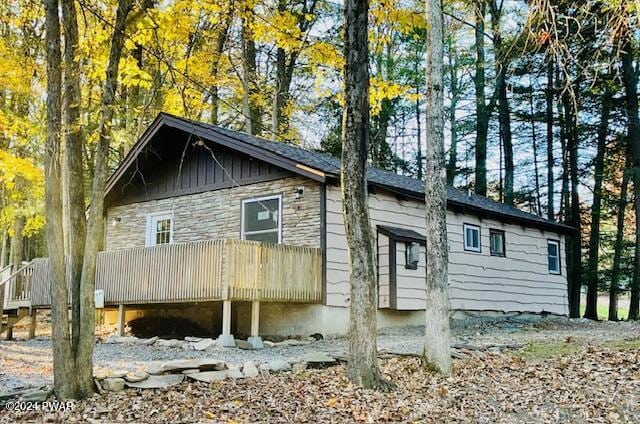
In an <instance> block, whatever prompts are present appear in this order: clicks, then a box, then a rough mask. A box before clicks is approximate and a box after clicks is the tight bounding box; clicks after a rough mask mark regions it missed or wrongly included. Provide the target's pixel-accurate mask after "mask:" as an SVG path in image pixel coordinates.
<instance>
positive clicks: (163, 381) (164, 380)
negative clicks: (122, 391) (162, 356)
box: [126, 374, 184, 389]
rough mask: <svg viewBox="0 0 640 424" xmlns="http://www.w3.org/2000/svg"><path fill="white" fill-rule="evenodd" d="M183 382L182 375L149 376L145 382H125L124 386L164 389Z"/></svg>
mask: <svg viewBox="0 0 640 424" xmlns="http://www.w3.org/2000/svg"><path fill="white" fill-rule="evenodd" d="M183 381H184V375H182V374H169V375H150V376H149V377H148V378H147V379H146V380H142V381H138V382H136V383H129V382H127V383H126V385H127V387H133V388H135V389H164V388H165V387H171V386H175V385H177V384H180V383H182V382H183Z"/></svg>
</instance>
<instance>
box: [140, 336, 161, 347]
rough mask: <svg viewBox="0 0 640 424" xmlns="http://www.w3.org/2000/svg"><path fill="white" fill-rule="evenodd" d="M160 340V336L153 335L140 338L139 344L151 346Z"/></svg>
mask: <svg viewBox="0 0 640 424" xmlns="http://www.w3.org/2000/svg"><path fill="white" fill-rule="evenodd" d="M157 341H158V336H153V337H151V338H149V339H139V340H138V344H141V345H144V346H151V345H152V344H154V343H155V342H157Z"/></svg>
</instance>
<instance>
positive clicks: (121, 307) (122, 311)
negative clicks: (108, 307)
mask: <svg viewBox="0 0 640 424" xmlns="http://www.w3.org/2000/svg"><path fill="white" fill-rule="evenodd" d="M125 312H126V310H125V307H124V304H122V303H121V304H120V305H118V336H120V337H122V336H124V324H125Z"/></svg>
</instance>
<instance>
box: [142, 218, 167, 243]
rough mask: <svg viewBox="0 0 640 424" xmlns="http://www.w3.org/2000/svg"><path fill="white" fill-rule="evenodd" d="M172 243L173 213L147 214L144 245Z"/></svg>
mask: <svg viewBox="0 0 640 424" xmlns="http://www.w3.org/2000/svg"><path fill="white" fill-rule="evenodd" d="M169 243H173V213H171V212H158V213H151V214H148V215H147V237H146V243H145V245H146V246H148V247H149V246H157V245H159V244H169Z"/></svg>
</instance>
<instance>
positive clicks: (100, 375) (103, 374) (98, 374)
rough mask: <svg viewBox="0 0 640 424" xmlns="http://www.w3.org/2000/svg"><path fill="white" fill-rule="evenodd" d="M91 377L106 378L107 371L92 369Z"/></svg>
mask: <svg viewBox="0 0 640 424" xmlns="http://www.w3.org/2000/svg"><path fill="white" fill-rule="evenodd" d="M93 378H95V379H96V380H104V379H105V378H107V371H106V370H94V371H93Z"/></svg>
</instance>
